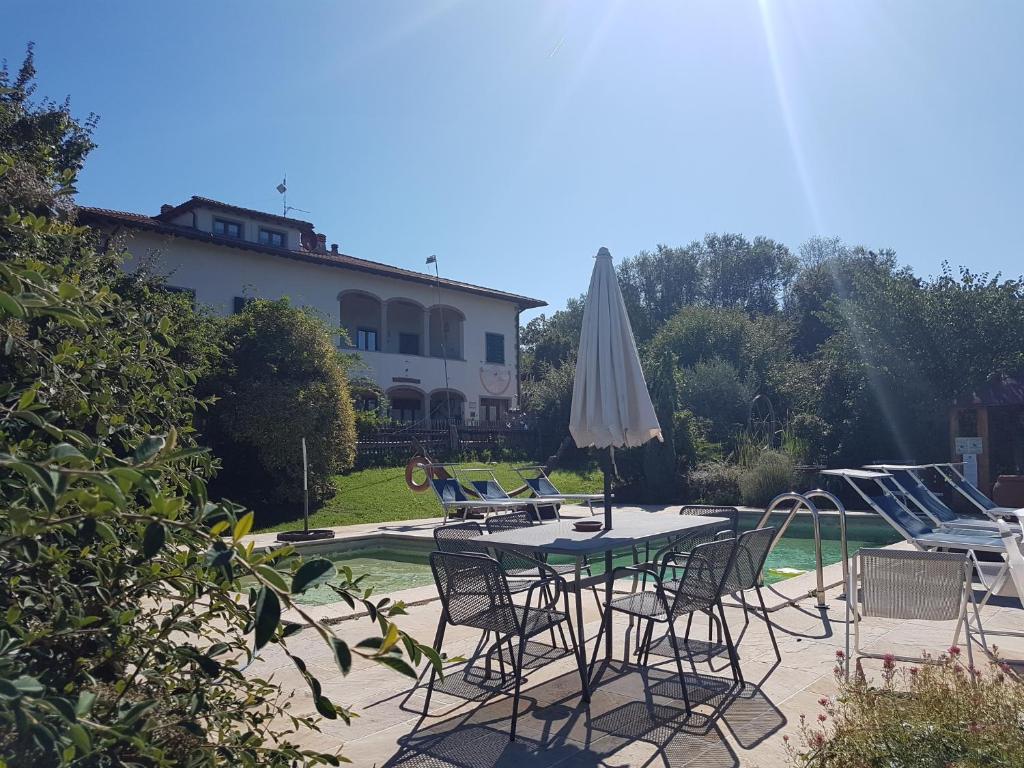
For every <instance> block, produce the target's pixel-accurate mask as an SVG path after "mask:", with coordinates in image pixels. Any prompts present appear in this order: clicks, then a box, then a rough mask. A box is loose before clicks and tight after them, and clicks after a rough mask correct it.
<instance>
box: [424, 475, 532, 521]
mask: <svg viewBox="0 0 1024 768" xmlns="http://www.w3.org/2000/svg"><path fill="white" fill-rule="evenodd" d="M437 467H443V465H441V464H431V465H429V466H428V467H427V470H428V472H429V473H430V487H431V488H432V489H433V491H434V494H435V495H436V496H437V500H438V501H439V502H441V509H443V510H444V521H445V522H446V523H447V522H448V517H449V516H450V515H452V514H453V513H456V512H459V513H461V516H462V517H463V518H465V516H466V514H467V513H469V512H483V513H484V514H486V513H487V512H488V511H495V510H499V509H515V508H517V507H520V506H522V504H521V503H513V504H505V503H502V502H499V501H491V500H486V499H482V498H480V497H479V496H477V497H476V498H471V497H470V496H469V495H468V494H467V493H466V489H465V488H463V486H462V483H461V482H460V480H459V478H458V477H450V476H449V477H437V476H435V473H434V472H433V470H434V469H435V468H437Z"/></svg>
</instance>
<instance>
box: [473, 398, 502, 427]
mask: <svg viewBox="0 0 1024 768" xmlns="http://www.w3.org/2000/svg"><path fill="white" fill-rule="evenodd" d="M507 415H508V400H506V399H504V398H498V397H481V398H480V421H483V422H487V423H491V424H493V423H497V422H499V421H504V420H505V417H506V416H507Z"/></svg>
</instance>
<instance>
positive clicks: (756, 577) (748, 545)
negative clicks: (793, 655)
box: [724, 526, 782, 661]
mask: <svg viewBox="0 0 1024 768" xmlns="http://www.w3.org/2000/svg"><path fill="white" fill-rule="evenodd" d="M777 531H778V529H777V528H775V527H773V526H769V527H766V528H755V529H754V530H752V531H746V532H745V533H742V534H740V537H739V539H737V542H736V557H735V558H734V559H733V566H732V570H731V571H730V573H729V577H728V578H727V579H726V580H725V590H724V591H725V594H730V595H731V594H736V593H737V592H738V593H739V599H740V603H741V604H742V605H743V626H744V627H746V626H747V624H748V623H749V621H750V619H749V618H748V614H749V613H750V612H753V613H755V614H756V613H757V609H756V608H755V607H754V606H752V605H750V604H749V603H747V601H746V597H745V596H744V594H743V593H744V592H745V591H746V590H748V589H752V590H754V592H755V593H756V594H757V601H758V602H759V603H760V604H761V613H762V617H763V618H764V623H765V625H766V626H767V627H768V636H769V637H770V638H771V640H772V647H773V648H774V649H775V657H776V658H777V659H779V660H780V661H781V660H782V655H781V653H780V652H779V643H778V641H776V639H775V630H774V629H773V628H772V622H771V619H769V618H768V608H767V606H765V604H764V596H763V595H762V594H761V571H762V570H763V569H764V564H765V561H766V560H767V559H768V553H769V552H770V551H771V548H772V542H773V541H774V540H775V534H776V532H777Z"/></svg>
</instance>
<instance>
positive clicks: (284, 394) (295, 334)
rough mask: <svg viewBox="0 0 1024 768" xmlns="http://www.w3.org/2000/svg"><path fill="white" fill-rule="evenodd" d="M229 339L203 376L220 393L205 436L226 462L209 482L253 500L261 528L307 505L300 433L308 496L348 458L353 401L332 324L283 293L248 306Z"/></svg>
mask: <svg viewBox="0 0 1024 768" xmlns="http://www.w3.org/2000/svg"><path fill="white" fill-rule="evenodd" d="M223 345H224V355H223V359H222V360H221V363H220V365H219V366H218V369H217V370H216V371H214V372H213V373H212V374H211V375H210V376H209V377H208V378H207V380H206V381H205V382H204V383H203V390H204V391H206V392H209V393H211V394H213V395H215V396H216V397H217V402H216V404H215V405H214V406H212V407H211V409H210V413H209V418H208V419H207V420H206V424H205V426H204V430H203V431H204V435H205V436H206V438H207V439H208V441H209V444H210V447H211V448H213V450H214V452H215V453H216V454H217V455H218V456H219V457H220V458H221V460H222V461H223V463H224V469H223V470H222V472H221V473H220V474H219V475H218V477H217V479H216V481H215V483H214V484H213V486H212V490H213V491H214V492H215V493H220V494H224V495H226V496H229V497H231V498H233V499H237V500H239V501H243V502H245V503H246V504H247V505H250V506H253V507H255V508H256V510H257V512H258V514H259V525H260V526H265V525H269V524H271V523H273V522H276V521H278V520H280V519H281V514H282V512H284V513H287V512H288V511H289V510H294V509H297V508H299V506H300V505H301V503H302V448H301V438H303V437H305V438H306V447H307V454H308V459H309V493H310V496H311V498H312V499H314V500H315V499H320V498H323V497H325V496H326V495H327V494H328V493H330V492H331V490H332V485H331V477H332V476H333V475H336V474H338V473H339V472H341V471H343V470H345V469H349V468H350V467H351V466H352V463H353V460H354V458H355V416H354V410H353V407H352V399H351V396H350V395H349V389H348V382H347V379H346V374H345V369H344V367H343V365H342V360H341V356H340V354H339V352H338V351H337V350H336V349H335V348H334V344H333V343H332V341H331V335H330V332H329V330H328V328H327V326H326V325H324V324H323V323H322V322H321V321H320V320H319V319H317V318H316V317H314V316H313V315H311V314H308V313H306V312H304V311H302V310H301V309H298V308H296V307H293V306H291V305H290V304H289V303H288V301H287V300H279V301H254V302H250V303H249V304H247V305H246V308H245V310H244V311H243V312H240V313H239V314H237V315H234V316H232V317H231V318H229V319H228V320H227V322H226V325H225V329H224V337H223Z"/></svg>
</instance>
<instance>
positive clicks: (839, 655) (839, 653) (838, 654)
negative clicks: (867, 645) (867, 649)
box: [836, 649, 846, 661]
mask: <svg viewBox="0 0 1024 768" xmlns="http://www.w3.org/2000/svg"><path fill="white" fill-rule="evenodd" d="M836 658H837V659H839V661H842V660H843V659H845V658H846V654H845V653H843V651H842V649H840V650H837V651H836Z"/></svg>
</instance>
